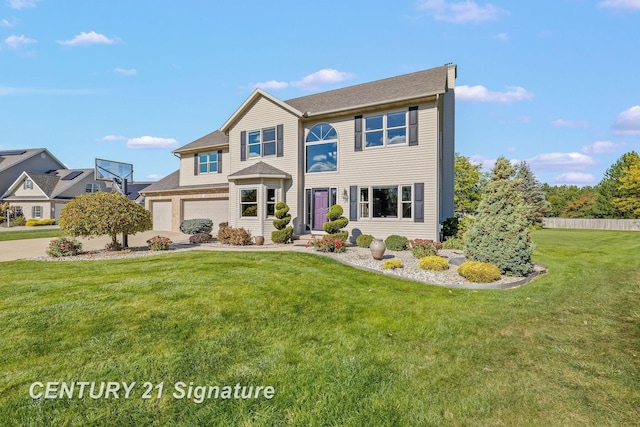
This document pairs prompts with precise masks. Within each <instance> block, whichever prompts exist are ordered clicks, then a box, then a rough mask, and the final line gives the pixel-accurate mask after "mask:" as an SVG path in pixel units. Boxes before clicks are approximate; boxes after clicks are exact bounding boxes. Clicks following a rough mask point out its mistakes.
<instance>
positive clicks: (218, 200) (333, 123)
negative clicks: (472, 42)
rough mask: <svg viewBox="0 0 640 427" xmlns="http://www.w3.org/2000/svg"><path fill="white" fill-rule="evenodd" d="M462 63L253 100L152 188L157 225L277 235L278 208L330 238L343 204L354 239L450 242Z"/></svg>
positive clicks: (297, 225)
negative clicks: (328, 227)
mask: <svg viewBox="0 0 640 427" xmlns="http://www.w3.org/2000/svg"><path fill="white" fill-rule="evenodd" d="M456 73H457V69H456V66H454V65H452V66H443V67H438V68H433V69H429V70H425V71H419V72H416V73H411V74H406V75H402V76H397V77H393V78H389V79H384V80H379V81H375V82H371V83H365V84H360V85H356V86H351V87H346V88H343V89H337V90H332V91H328V92H323V93H318V94H315V95H309V96H305V97H301V98H296V99H291V100H288V101H282V100H279V99H278V98H276V97H274V96H272V95H270V94H268V93H265V92H263V91H262V90H259V89H258V90H256V91H254V92H253V93H252V94H251V96H249V98H248V99H247V100H246V101H245V102H244V103H243V104H242V105H241V106H240V107H239V108H238V109H237V110H236V112H235V113H234V114H233V115H232V116H231V117H230V118H229V119H228V120H227V121H226V122H225V123H224V124H223V125H222V127H221V128H220V130H218V131H215V132H212V133H211V134H209V135H206V136H204V137H202V138H200V139H198V140H196V141H194V142H192V143H190V144H187V145H185V146H183V147H181V148H179V149H177V150H175V152H174V154H175V155H177V156H179V157H180V169H179V170H178V171H176V172H174V173H173V174H171V175H169V176H167V177H166V178H164V179H162V180H160V181H158V182H156V183H154V184H152V185H150V186H149V187H147V188H146V189H144V190H143V193H144V194H145V196H146V205H147V208H148V209H150V210H151V212H152V216H153V220H154V228H155V229H156V230H174V231H175V230H178V229H179V226H180V223H181V221H182V220H184V219H188V218H195V217H204V218H211V219H212V220H213V221H214V223H215V224H217V223H220V222H229V224H230V225H232V226H234V227H244V228H246V229H249V230H251V232H252V234H253V235H264V236H267V238H268V237H269V236H270V234H271V232H272V231H273V230H274V227H273V224H272V221H273V219H274V216H273V214H274V210H275V204H276V203H277V202H278V201H284V202H286V203H287V204H288V205H289V208H290V214H291V216H292V218H293V221H292V225H293V226H294V231H295V233H296V234H305V233H313V234H323V231H322V225H323V224H324V223H325V222H326V221H327V218H326V213H327V211H328V209H329V207H330V206H331V205H333V204H340V205H341V206H342V207H343V209H344V215H345V216H346V217H347V218H349V225H348V227H347V230H349V231H350V235H351V236H357V235H359V234H363V233H365V234H372V235H374V236H375V237H377V238H385V237H387V236H389V235H391V234H400V235H404V236H407V237H409V238H429V239H439V237H440V224H441V222H442V221H444V220H445V219H446V218H448V217H450V216H453V186H454V183H453V177H454V132H455V130H454V128H455V96H454V88H455V79H456Z"/></svg>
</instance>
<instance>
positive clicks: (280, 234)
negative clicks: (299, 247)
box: [271, 202, 293, 243]
mask: <svg viewBox="0 0 640 427" xmlns="http://www.w3.org/2000/svg"><path fill="white" fill-rule="evenodd" d="M275 208H276V211H275V217H276V219H274V220H273V226H274V227H275V228H276V231H273V232H271V241H273V242H274V243H288V242H289V240H291V239H292V238H293V227H292V226H290V225H289V223H290V222H291V215H289V206H288V205H287V204H286V203H285V202H278V203H276V206H275Z"/></svg>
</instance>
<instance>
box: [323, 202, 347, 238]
mask: <svg viewBox="0 0 640 427" xmlns="http://www.w3.org/2000/svg"><path fill="white" fill-rule="evenodd" d="M343 213H344V211H343V209H342V206H340V205H333V206H331V207H330V208H329V212H327V219H328V220H329V221H327V222H325V223H324V224H323V225H322V228H323V229H324V231H326V232H327V233H329V235H331V236H333V237H338V238H341V239H342V240H347V237H349V232H348V231H343V230H342V229H343V228H345V227H346V226H347V224H349V220H348V219H347V218H345V217H343V216H342V214H343Z"/></svg>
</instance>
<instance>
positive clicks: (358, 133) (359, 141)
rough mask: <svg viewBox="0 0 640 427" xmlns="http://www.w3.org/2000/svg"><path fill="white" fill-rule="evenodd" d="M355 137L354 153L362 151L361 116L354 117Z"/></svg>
mask: <svg viewBox="0 0 640 427" xmlns="http://www.w3.org/2000/svg"><path fill="white" fill-rule="evenodd" d="M355 126H356V135H355V146H354V151H362V116H356V117H355Z"/></svg>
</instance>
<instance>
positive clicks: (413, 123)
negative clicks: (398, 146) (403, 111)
mask: <svg viewBox="0 0 640 427" xmlns="http://www.w3.org/2000/svg"><path fill="white" fill-rule="evenodd" d="M409 145H418V107H409Z"/></svg>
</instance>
